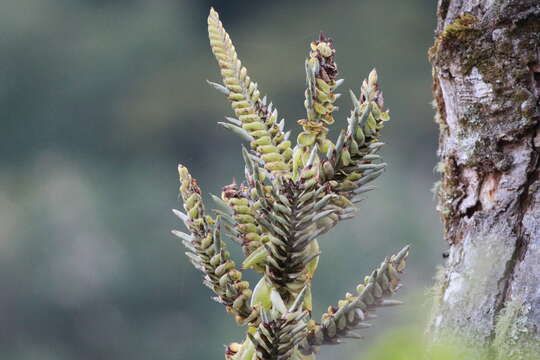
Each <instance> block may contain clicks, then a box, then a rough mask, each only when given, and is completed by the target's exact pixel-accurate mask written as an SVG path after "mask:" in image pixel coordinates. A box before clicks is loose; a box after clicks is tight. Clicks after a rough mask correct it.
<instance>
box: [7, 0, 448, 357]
mask: <svg viewBox="0 0 540 360" xmlns="http://www.w3.org/2000/svg"><path fill="white" fill-rule="evenodd" d="M210 6H214V7H216V9H217V10H218V11H219V12H220V13H221V17H222V20H223V21H224V23H225V25H226V27H227V29H228V31H229V33H230V34H231V36H232V38H233V40H234V41H235V43H236V47H237V50H238V52H239V55H240V57H241V58H242V59H243V62H244V64H246V65H247V67H248V69H249V71H250V74H251V75H252V77H253V78H254V79H256V81H258V83H259V85H260V88H261V89H262V91H263V92H265V93H268V94H270V96H271V99H272V100H273V102H274V104H276V105H277V107H278V109H279V110H280V114H281V115H282V116H284V117H286V121H287V126H288V127H289V129H294V133H295V134H296V133H297V128H298V126H297V125H296V121H297V120H298V119H300V118H303V117H304V109H303V96H304V95H303V93H304V82H305V75H304V70H303V64H304V58H305V57H306V54H307V49H308V45H309V42H310V41H311V40H313V39H315V38H316V37H317V36H318V32H319V31H320V30H323V31H325V32H326V33H327V34H328V35H329V36H330V37H332V38H334V39H335V46H336V48H337V51H338V53H337V62H338V65H339V69H340V71H341V76H342V77H344V78H345V79H346V82H345V84H344V85H343V89H344V90H347V88H352V89H355V90H356V91H358V88H359V85H360V83H361V80H362V79H363V77H365V76H366V75H367V74H368V72H369V71H370V69H371V68H372V67H374V66H376V67H377V69H378V71H379V77H380V82H381V84H382V88H383V90H384V94H385V100H386V104H387V105H388V107H389V108H390V109H391V115H392V121H391V122H390V123H388V125H387V127H386V128H385V135H384V141H385V142H386V143H387V146H386V147H385V148H384V150H383V154H384V156H385V159H386V161H387V162H388V163H389V168H388V171H387V172H386V174H385V175H384V176H383V177H382V178H380V180H378V181H377V184H378V185H379V190H378V191H377V192H374V193H371V194H370V195H369V199H368V200H367V201H366V202H364V203H363V204H362V206H361V209H360V211H359V216H358V217H357V218H356V219H355V220H352V221H349V222H346V223H343V225H342V226H340V227H339V228H338V229H336V230H334V231H333V232H332V233H330V234H328V235H326V236H324V238H322V239H321V245H322V251H323V254H322V257H321V263H320V266H319V271H318V274H317V275H318V276H317V278H316V281H315V283H314V294H315V315H316V316H319V315H320V314H321V312H322V311H324V310H325V308H326V306H328V305H329V304H332V303H334V302H335V301H336V300H337V299H338V298H340V297H342V296H343V294H344V293H345V291H347V290H352V289H354V286H355V284H357V283H358V282H359V281H361V280H362V279H363V276H364V275H365V274H366V273H368V272H369V271H370V269H371V268H372V267H373V266H376V265H377V264H378V263H379V262H380V261H381V260H382V259H383V258H384V256H386V255H388V254H390V253H391V252H393V251H396V250H398V249H399V248H401V247H402V246H403V245H405V244H406V243H410V244H412V246H413V252H412V256H411V258H410V265H409V268H408V271H407V275H406V276H405V279H404V281H405V285H406V287H405V288H404V289H403V291H402V294H401V298H402V299H408V300H409V301H408V302H407V304H406V305H404V306H402V307H400V308H399V309H388V310H385V311H382V312H381V315H382V316H381V319H380V320H376V321H375V322H374V325H375V326H374V327H373V329H371V330H369V331H365V333H366V337H367V338H366V340H364V341H354V342H350V343H348V344H346V345H342V346H339V347H332V348H331V349H323V351H322V353H321V358H322V359H333V358H340V359H349V358H350V359H352V358H360V357H361V354H362V353H363V352H364V351H365V350H366V349H367V350H369V349H370V347H372V346H373V345H372V344H377V343H379V344H380V343H381V340H380V337H381V336H386V335H385V334H386V333H387V332H388V331H395V329H399V328H400V327H402V326H407V327H408V328H409V327H411V326H412V327H415V328H421V327H422V326H423V321H424V318H425V314H427V312H428V310H429V308H428V301H427V300H426V299H427V298H428V296H427V295H426V294H425V292H426V289H428V288H429V287H430V286H431V283H432V277H433V274H434V271H435V270H434V269H435V267H436V265H437V264H439V263H441V262H442V258H441V252H442V251H443V250H444V242H443V240H442V238H441V230H440V224H439V218H438V216H437V214H436V212H435V210H434V208H435V202H434V200H433V195H432V193H431V192H430V190H431V188H432V186H433V183H434V182H435V180H436V177H437V176H436V174H434V171H433V168H434V166H435V164H436V161H437V159H436V154H435V152H436V144H437V128H436V126H435V124H434V122H433V111H432V108H431V105H430V102H431V80H430V78H431V71H430V66H429V64H428V61H427V57H426V51H427V48H428V47H429V46H430V44H431V43H432V38H433V29H434V26H435V2H434V1H432V0H409V1H394V0H341V1H333V2H332V1H315V0H310V1H307V0H303V1H278V0H274V1H265V2H259V1H231V0H227V1H225V0H214V1H200V0H199V1H195V0H192V1H187V0H152V1H149V0H116V1H113V0H109V1H107V0H3V1H0V115H1V116H0V124H1V127H0V129H1V133H0V134H1V135H0V137H1V141H0V358H1V359H7V360H27V359H40V360H49V359H51V360H52V359H54V360H67V359H78V360H86V359H88V360H90V359H92V360H95V359H107V360H108V359H111V360H112V359H115V360H117V359H131V360H138V359H159V360H172V359H175V360H181V359H221V358H222V357H223V355H222V353H223V347H222V344H226V343H229V342H232V341H240V340H241V334H242V329H240V328H238V327H236V325H235V324H234V321H233V319H232V318H231V317H230V315H227V314H226V313H225V312H224V310H223V308H222V307H221V306H220V305H218V304H216V303H214V302H213V301H212V300H211V299H210V293H209V291H208V290H207V289H206V288H205V287H203V286H202V284H201V281H200V280H201V279H200V276H199V274H198V273H197V272H196V271H195V270H194V269H193V268H192V267H191V265H190V264H189V263H188V261H187V259H186V257H185V256H184V254H183V252H184V250H183V248H182V247H181V244H180V243H179V242H178V241H177V240H176V239H175V238H173V237H172V236H171V235H170V233H169V230H170V229H173V228H181V226H182V225H181V224H180V223H179V222H178V221H176V220H175V218H174V216H173V215H172V214H171V212H170V209H171V208H174V207H178V206H179V204H178V200H177V188H178V183H177V173H176V164H177V163H178V162H182V163H183V164H185V165H187V166H189V167H190V169H191V171H192V173H193V174H194V176H196V177H197V178H198V179H199V183H200V184H201V186H202V187H203V189H204V191H205V192H206V193H209V192H212V193H219V192H220V189H221V186H222V185H224V184H228V183H230V182H231V180H232V179H233V178H235V177H236V178H237V179H241V178H242V167H243V166H242V162H241V156H240V140H239V139H238V138H237V137H236V136H235V135H233V134H230V133H228V132H227V131H226V130H225V129H223V128H220V127H218V126H217V125H216V122H217V121H221V119H222V118H223V116H224V115H231V113H232V112H231V110H230V107H229V105H228V103H227V101H226V99H225V98H224V97H223V96H222V95H221V94H219V93H217V92H216V91H214V90H213V89H211V88H210V87H208V86H207V85H206V83H205V79H210V80H214V81H215V80H218V79H219V73H218V70H217V65H216V62H215V60H214V59H213V57H212V55H211V52H210V49H209V45H208V41H207V35H206V16H207V13H208V9H209V7H210ZM340 106H341V108H342V111H341V112H340V115H338V117H337V118H338V119H339V118H341V124H344V123H345V116H346V115H347V114H348V111H349V101H348V96H343V98H342V100H340ZM339 125H340V122H339V121H338V124H337V125H336V126H335V127H336V128H339ZM333 134H335V131H334V132H333ZM293 137H294V138H295V136H293ZM208 205H210V204H209V203H208ZM231 246H234V245H231ZM251 278H253V277H251Z"/></svg>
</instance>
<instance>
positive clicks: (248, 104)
mask: <svg viewBox="0 0 540 360" xmlns="http://www.w3.org/2000/svg"><path fill="white" fill-rule="evenodd" d="M208 31H209V37H210V44H211V47H212V51H213V53H214V55H215V56H216V59H217V60H218V64H219V67H220V69H221V75H222V77H223V85H221V84H217V83H212V82H210V84H211V85H212V86H213V87H214V88H216V89H218V90H219V91H221V92H222V93H224V94H225V95H226V96H227V97H228V98H229V99H230V100H231V102H232V107H233V110H234V112H235V115H236V117H237V118H227V120H228V121H229V123H226V124H223V125H224V126H225V127H226V128H228V129H230V130H232V131H233V132H234V133H236V134H238V135H240V136H241V137H242V138H243V139H244V140H246V141H248V142H249V144H250V146H249V149H246V148H244V149H243V157H244V162H245V175H246V178H245V182H243V183H240V184H237V183H233V184H230V185H227V186H225V187H224V188H223V191H222V193H221V197H218V196H213V199H214V200H215V202H216V203H217V205H218V208H217V209H215V210H214V212H215V215H216V216H217V217H216V219H213V218H212V217H210V216H208V215H205V213H204V207H203V205H202V200H201V192H200V189H199V188H198V186H197V184H196V182H195V180H194V179H192V178H191V175H189V173H188V172H187V169H186V168H184V167H182V166H180V167H179V173H180V181H181V187H180V192H181V195H182V199H183V201H184V209H185V211H186V213H185V214H184V213H182V212H180V211H175V213H176V214H177V215H178V216H179V217H180V219H182V220H183V222H184V223H185V224H186V226H187V228H188V229H189V231H190V234H185V233H182V232H179V231H174V233H175V234H176V235H177V236H179V237H180V238H182V239H183V242H184V244H185V245H186V247H187V248H188V249H189V250H190V252H188V253H187V254H188V256H189V257H190V259H191V261H192V263H193V264H194V265H195V267H196V268H198V269H199V270H201V271H202V272H203V273H204V275H205V279H204V282H205V284H206V285H207V286H209V287H210V288H211V289H212V290H213V291H214V292H215V293H216V295H217V297H216V300H217V301H218V302H221V303H223V304H225V306H226V307H227V310H228V311H230V312H233V313H234V314H235V315H236V319H237V321H238V322H239V323H241V324H247V325H248V332H247V336H246V339H245V340H244V342H243V343H242V344H238V343H232V344H231V345H229V346H228V347H227V349H226V359H229V360H262V359H276V360H277V359H279V360H282V359H283V360H284V359H298V360H306V359H314V353H315V352H316V351H317V350H318V348H319V346H321V345H324V344H335V343H339V342H340V339H342V338H358V337H360V335H359V334H357V333H356V332H355V329H358V328H363V327H367V326H368V325H367V323H365V322H364V320H365V319H366V318H369V317H373V314H371V312H372V311H373V310H375V309H376V308H377V307H381V306H390V305H397V304H399V302H396V301H391V300H386V299H385V298H386V297H388V296H390V295H392V294H393V293H394V292H395V291H396V290H397V289H398V287H399V276H400V274H401V272H402V271H403V269H404V267H405V260H406V258H407V256H408V251H409V248H408V247H405V248H404V249H403V250H401V251H400V252H399V253H398V254H397V255H394V256H392V257H390V258H389V259H386V260H385V261H384V262H383V263H382V264H381V266H380V267H379V268H377V269H376V270H375V271H374V272H373V273H372V274H371V275H369V276H367V277H366V280H365V283H364V284H362V285H359V287H358V288H357V291H358V294H357V295H356V296H353V295H352V294H347V295H346V298H345V299H343V300H340V301H339V303H338V305H337V306H336V307H330V308H329V310H328V312H327V313H326V314H324V315H323V316H322V318H321V320H320V322H319V323H317V322H315V321H313V320H311V310H312V306H311V295H312V294H311V287H310V284H311V279H312V278H313V276H314V274H315V271H316V269H317V264H318V257H319V255H320V250H319V243H318V238H319V237H320V236H321V235H322V234H324V233H326V232H327V231H328V230H330V229H331V228H333V227H334V226H335V225H336V224H337V223H339V221H341V220H344V219H349V218H352V217H353V216H354V213H355V206H354V204H356V203H358V202H360V201H361V200H362V197H361V194H363V193H365V192H367V191H369V190H372V189H373V187H371V186H369V183H371V182H372V181H373V180H375V179H376V178H377V177H378V176H379V175H381V174H382V173H383V171H384V168H385V166H386V164H384V163H382V162H381V158H380V156H379V155H378V154H377V152H378V150H379V149H380V148H381V146H382V145H383V144H382V143H381V142H380V141H379V136H380V131H381V129H382V128H383V125H384V122H385V121H387V120H388V119H389V116H388V111H385V110H384V104H383V98H382V92H381V91H380V89H379V85H378V81H377V73H376V71H375V70H373V71H372V72H371V73H370V74H369V77H368V79H367V80H364V82H363V84H362V86H361V89H360V96H359V97H356V96H355V95H354V94H353V93H352V91H351V99H352V103H353V110H352V111H351V114H350V116H349V117H348V119H347V121H348V124H347V126H346V128H345V129H344V130H342V131H341V133H340V135H339V137H338V139H337V141H336V142H335V143H334V142H332V141H330V140H329V139H327V134H328V128H327V127H328V126H329V125H331V124H333V123H334V122H335V120H334V115H333V113H334V111H335V110H336V109H337V108H336V107H335V105H334V103H335V101H336V100H337V98H338V97H339V94H336V93H335V90H336V88H337V87H338V86H339V85H340V84H341V82H342V80H337V78H336V76H337V65H336V63H335V59H334V58H335V49H334V47H333V43H332V40H330V39H328V38H326V37H325V36H324V35H321V37H320V38H319V40H317V41H314V42H313V43H312V44H311V48H310V53H309V57H308V59H307V60H306V79H307V90H306V100H305V107H306V111H307V118H306V119H303V120H300V121H299V124H300V125H301V126H302V128H303V131H302V133H301V134H300V135H299V137H298V143H297V145H296V146H295V147H294V149H293V148H291V143H290V141H289V140H288V133H285V130H284V121H283V120H282V121H281V122H279V123H278V122H277V111H276V110H275V109H274V108H273V105H272V104H271V103H270V104H268V105H267V103H266V100H265V99H261V96H260V93H259V90H258V86H257V84H256V83H254V82H253V81H251V79H250V77H249V76H248V75H247V70H246V68H245V67H244V66H242V64H241V62H240V60H239V59H238V56H237V54H236V51H235V48H234V46H233V44H232V42H231V40H230V37H229V35H228V34H227V33H226V31H225V29H224V28H223V25H222V23H221V22H220V20H219V17H218V15H217V13H216V12H215V11H214V10H213V9H212V10H211V11H210V15H209V17H208ZM221 227H223V228H225V229H226V232H227V235H228V236H229V237H230V238H231V239H233V240H235V241H236V242H237V243H239V244H240V245H241V246H242V249H243V252H244V254H245V255H246V258H245V260H244V261H243V263H242V270H245V269H252V270H255V271H256V272H259V273H261V274H263V276H262V278H261V280H260V281H259V283H258V284H257V286H256V287H255V288H254V290H253V291H252V290H251V289H250V287H249V284H248V283H247V282H246V281H242V274H241V271H240V270H239V269H237V268H236V266H235V263H234V262H233V261H232V260H231V259H230V255H229V252H228V251H227V249H226V247H225V243H224V242H223V241H222V240H221V235H222V234H221Z"/></svg>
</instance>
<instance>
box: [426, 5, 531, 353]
mask: <svg viewBox="0 0 540 360" xmlns="http://www.w3.org/2000/svg"><path fill="white" fill-rule="evenodd" d="M437 16H438V26H437V30H436V40H435V44H434V46H433V47H432V48H431V49H430V60H431V62H432V64H433V92H434V97H435V102H434V104H435V107H436V110H437V115H436V120H437V122H438V123H439V125H440V140H439V156H440V163H439V166H438V169H439V171H440V172H441V173H442V180H441V182H440V184H439V191H438V211H439V212H440V215H441V218H442V222H443V226H444V237H445V239H446V240H447V241H448V243H449V244H450V249H449V252H448V254H446V253H445V254H444V255H445V256H446V255H447V263H446V265H445V267H444V269H442V270H441V273H440V274H439V276H438V286H437V291H436V299H435V307H434V309H433V317H432V320H431V322H430V326H429V331H430V335H431V336H432V337H433V338H434V339H442V338H445V339H447V338H448V337H449V336H450V337H456V336H457V337H460V339H461V341H466V342H470V343H471V344H474V345H477V346H480V347H483V348H484V349H486V350H487V351H489V353H490V354H491V356H492V357H493V358H498V359H519V358H522V357H523V356H524V354H525V353H528V352H530V351H536V353H535V354H536V357H534V358H537V357H538V354H540V347H539V346H538V342H539V340H540V176H539V175H540V172H539V171H538V163H539V154H540V132H539V126H538V123H539V119H540V116H539V96H540V1H539V0H439V4H438V13H437Z"/></svg>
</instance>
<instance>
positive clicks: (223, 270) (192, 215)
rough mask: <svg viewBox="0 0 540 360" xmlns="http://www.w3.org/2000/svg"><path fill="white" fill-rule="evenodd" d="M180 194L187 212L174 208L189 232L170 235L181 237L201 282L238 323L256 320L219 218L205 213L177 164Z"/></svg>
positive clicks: (248, 291)
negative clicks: (199, 274) (225, 242)
mask: <svg viewBox="0 0 540 360" xmlns="http://www.w3.org/2000/svg"><path fill="white" fill-rule="evenodd" d="M178 173H179V176H180V182H181V186H180V194H181V196H182V200H183V201H184V209H185V211H186V213H183V212H181V211H179V210H174V213H175V214H176V215H177V216H178V217H179V218H180V219H181V220H182V221H183V222H184V224H185V226H186V227H187V228H188V229H189V231H190V233H191V234H186V233H183V232H181V231H177V230H174V231H173V234H174V235H176V236H178V237H179V238H181V239H182V242H183V244H184V245H185V246H186V247H187V249H188V250H189V251H188V252H186V255H187V256H188V257H189V259H190V261H191V263H192V264H193V265H194V266H195V268H197V269H198V270H200V271H201V272H202V273H203V274H204V275H205V277H204V284H205V285H206V286H208V287H209V288H210V289H212V290H213V291H214V293H215V294H216V295H217V296H216V298H215V299H216V300H217V301H218V302H220V303H222V304H224V305H225V306H226V308H227V311H229V312H232V313H233V314H235V315H236V319H237V321H238V322H239V323H242V324H243V323H250V322H254V321H256V320H257V316H258V311H257V309H255V308H252V307H251V306H250V300H251V294H252V290H251V289H250V288H249V283H248V282H247V281H242V273H241V272H240V271H239V270H238V269H236V265H235V263H234V261H232V260H231V259H230V254H229V252H228V251H227V248H226V246H225V244H224V243H223V242H222V240H221V234H220V227H219V218H218V220H217V221H214V219H212V218H211V217H209V216H206V215H205V212H204V207H203V204H202V199H201V190H200V188H199V186H198V185H197V182H196V181H195V179H193V178H192V177H191V175H190V174H189V172H188V170H187V169H186V168H185V167H184V166H182V165H179V166H178Z"/></svg>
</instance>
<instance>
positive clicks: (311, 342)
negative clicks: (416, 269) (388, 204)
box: [300, 246, 409, 354]
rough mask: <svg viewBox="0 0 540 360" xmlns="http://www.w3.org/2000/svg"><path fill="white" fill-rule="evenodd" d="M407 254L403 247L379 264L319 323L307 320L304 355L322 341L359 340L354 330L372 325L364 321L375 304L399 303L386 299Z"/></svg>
mask: <svg viewBox="0 0 540 360" xmlns="http://www.w3.org/2000/svg"><path fill="white" fill-rule="evenodd" d="M408 256H409V246H406V247H404V248H403V249H402V250H401V251H400V252H399V253H397V254H396V255H392V256H391V257H390V259H385V260H384V261H383V262H382V264H381V265H380V266H379V267H378V268H377V269H375V270H374V271H373V272H372V273H371V274H370V275H369V276H366V278H365V279H364V283H363V284H360V285H358V286H357V288H356V291H357V295H356V296H354V295H352V294H351V293H347V294H346V296H345V299H343V300H340V301H339V302H338V305H337V306H336V307H334V306H331V307H329V308H328V312H327V313H325V314H323V316H322V318H321V321H320V323H319V324H317V323H315V322H310V323H309V325H308V329H309V331H308V336H307V339H306V341H305V342H304V343H303V344H301V347H300V348H301V351H302V353H304V354H312V353H314V352H316V351H317V349H318V347H319V346H320V345H323V344H336V343H339V342H340V339H346V338H352V339H361V338H362V335H361V334H359V333H357V332H356V330H359V329H364V328H368V327H370V326H371V325H370V324H369V323H366V322H364V320H366V319H368V318H373V317H374V316H373V314H371V312H372V311H374V310H375V309H377V308H378V307H387V306H395V305H400V304H401V302H400V301H397V300H387V299H385V298H387V297H389V296H391V295H393V294H394V292H395V291H396V290H397V289H398V288H399V286H400V282H399V281H400V274H401V273H402V272H403V270H404V269H405V261H406V260H407V257H408Z"/></svg>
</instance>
